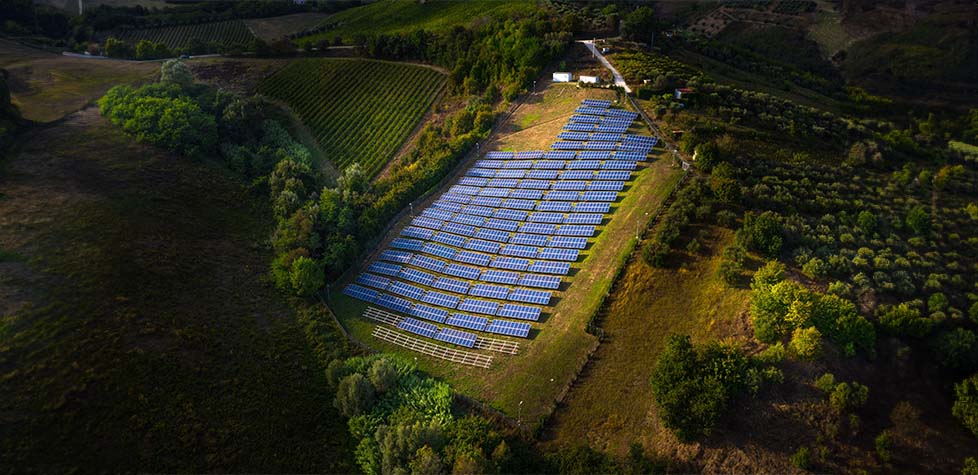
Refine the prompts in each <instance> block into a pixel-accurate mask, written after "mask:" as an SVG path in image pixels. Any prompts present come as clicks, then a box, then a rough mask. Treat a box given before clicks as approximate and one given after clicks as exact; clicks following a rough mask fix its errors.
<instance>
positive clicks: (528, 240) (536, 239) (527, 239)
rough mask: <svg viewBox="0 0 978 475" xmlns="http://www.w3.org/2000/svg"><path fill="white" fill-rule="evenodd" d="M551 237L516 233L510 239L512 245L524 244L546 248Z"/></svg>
mask: <svg viewBox="0 0 978 475" xmlns="http://www.w3.org/2000/svg"><path fill="white" fill-rule="evenodd" d="M548 239H549V237H547V236H544V235H541V234H528V233H516V234H513V236H512V237H511V238H509V243H510V244H524V245H527V246H537V247H540V246H545V245H547V240H548Z"/></svg>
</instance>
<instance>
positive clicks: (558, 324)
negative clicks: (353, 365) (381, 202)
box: [330, 84, 680, 428]
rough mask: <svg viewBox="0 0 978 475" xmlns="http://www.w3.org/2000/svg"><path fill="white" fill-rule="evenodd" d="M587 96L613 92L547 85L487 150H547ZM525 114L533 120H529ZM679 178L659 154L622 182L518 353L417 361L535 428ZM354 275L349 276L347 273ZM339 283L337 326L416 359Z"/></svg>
mask: <svg viewBox="0 0 978 475" xmlns="http://www.w3.org/2000/svg"><path fill="white" fill-rule="evenodd" d="M589 97H590V98H601V99H614V98H615V95H614V93H611V92H610V91H606V90H587V89H584V90H581V89H577V88H576V87H575V86H573V85H566V84H564V85H551V86H550V87H548V88H546V89H545V90H544V91H543V92H542V93H538V94H537V95H535V96H534V97H532V98H531V99H529V100H528V101H527V102H526V103H525V104H523V105H522V106H521V107H520V108H519V109H518V110H517V112H516V113H515V114H514V116H513V117H512V118H511V119H510V120H509V121H507V123H505V124H503V125H502V126H501V128H500V129H499V132H498V133H497V134H496V135H494V136H493V137H492V138H490V143H489V145H488V147H486V149H490V150H494V149H502V150H517V149H518V150H532V149H540V148H546V147H547V146H549V144H550V143H552V142H553V141H554V139H555V137H556V133H557V131H559V130H560V128H561V126H562V125H563V123H564V122H566V119H567V118H568V117H570V115H572V113H573V111H574V108H576V107H577V105H578V104H579V103H580V101H581V100H583V99H585V98H589ZM527 118H535V120H533V121H532V123H530V121H528V120H527ZM645 133H648V132H647V131H646V132H645ZM469 165H471V164H469ZM464 168H465V167H463V169H464ZM679 175H680V173H679V172H678V170H676V169H673V168H670V166H669V163H668V161H667V160H661V159H659V160H655V161H651V162H647V163H645V164H643V165H642V167H641V172H640V173H638V174H637V178H636V179H635V180H634V181H633V182H631V183H629V186H630V188H629V190H628V192H627V193H626V195H625V197H624V198H623V199H622V200H621V201H619V202H618V203H617V204H616V205H615V206H616V210H615V212H614V214H612V215H611V221H610V223H609V224H608V225H606V226H604V228H603V229H602V230H601V233H600V234H599V235H598V236H597V237H596V238H595V239H593V240H592V242H591V243H590V244H589V247H588V249H587V250H586V251H584V256H586V257H584V258H583V260H581V261H579V262H576V263H574V264H573V265H572V268H571V274H572V275H573V277H572V278H571V279H570V281H569V285H568V284H566V283H565V284H563V285H562V286H561V290H562V291H561V292H559V293H558V294H556V295H555V300H556V302H557V303H556V305H555V306H552V307H548V308H547V309H546V313H545V315H544V317H543V318H542V319H541V322H538V323H536V324H534V325H533V327H534V330H533V331H531V337H532V338H531V339H529V340H519V341H520V345H521V350H520V354H518V355H515V356H506V355H496V354H494V355H493V356H494V359H493V363H492V368H491V369H489V370H482V369H477V368H469V367H460V366H456V365H453V364H449V363H442V362H440V361H435V360H432V359H428V358H425V357H419V358H418V363H419V366H420V367H421V368H422V369H424V370H426V371H428V372H431V373H432V374H434V375H436V376H438V377H441V378H445V379H446V380H447V381H449V382H450V383H451V384H452V386H453V387H454V388H456V389H457V390H459V391H461V392H462V393H464V394H466V395H469V396H472V397H475V398H477V399H479V400H481V401H484V402H486V403H488V404H490V405H491V406H492V407H494V408H496V409H499V410H501V411H503V412H505V413H506V414H508V415H510V416H512V417H514V418H516V417H517V416H518V415H519V416H521V417H522V421H523V422H524V423H525V424H528V425H529V426H530V427H531V428H533V427H537V426H539V425H540V423H541V422H542V420H543V419H544V418H545V417H546V416H547V415H548V414H549V413H550V412H551V410H552V409H553V407H554V401H555V399H556V398H557V397H558V395H559V394H560V393H561V392H562V391H563V390H564V388H565V387H566V386H567V385H568V384H569V382H570V381H571V379H572V378H573V376H574V374H575V373H576V371H577V369H578V367H579V366H580V365H581V364H583V362H584V361H585V359H586V357H587V354H588V352H589V351H590V349H591V348H592V347H593V346H594V344H595V342H596V338H595V337H594V336H592V335H590V334H588V333H586V332H585V326H586V324H587V321H588V320H589V318H590V317H591V315H592V314H593V313H594V312H595V311H596V310H597V309H598V307H599V305H600V303H601V300H602V298H603V297H604V295H605V294H606V293H607V291H608V289H609V287H610V285H611V280H612V277H613V276H614V274H615V273H616V271H617V270H618V268H619V266H621V265H622V264H623V263H624V259H625V258H626V256H627V255H628V253H629V252H630V249H631V245H632V243H634V235H635V229H636V225H637V224H638V223H639V222H641V220H644V219H647V217H646V216H645V213H650V212H652V211H653V210H654V209H655V208H656V207H657V206H658V205H659V203H661V201H662V200H663V199H664V197H665V196H666V195H667V194H668V192H669V190H671V189H672V188H673V186H674V184H675V183H676V181H677V180H678V178H679ZM436 196H437V195H436ZM423 206H426V204H425V203H415V207H416V208H418V209H421V207H423ZM407 219H410V218H407ZM405 222H406V220H405ZM403 224H404V223H403V222H402V223H399V224H398V225H396V226H394V228H393V229H394V231H392V232H391V233H390V234H389V235H388V236H387V240H389V239H391V238H393V237H394V236H395V235H396V232H397V231H398V230H399V229H400V228H401V226H402V225H403ZM385 242H386V241H385ZM354 276H355V274H354V273H351V276H350V277H349V278H352V277H354ZM345 283H346V282H345V281H341V282H339V283H337V284H336V286H335V288H334V289H333V291H332V292H331V294H330V304H331V306H332V308H333V309H334V311H335V312H336V314H337V315H338V317H339V318H340V319H341V321H342V323H343V325H344V326H345V327H346V328H347V329H348V330H350V332H351V333H352V334H353V335H354V336H355V337H356V338H358V339H360V340H361V341H364V342H367V343H369V344H370V345H371V346H374V347H376V348H379V349H382V350H385V351H393V352H398V353H402V354H404V355H406V356H408V357H414V356H418V355H417V354H415V353H411V352H408V351H405V350H403V349H400V348H399V347H395V346H391V345H386V344H382V343H381V342H380V341H378V340H376V339H374V338H373V337H371V336H370V332H371V331H372V328H373V325H372V324H371V323H369V322H367V321H366V320H363V319H362V318H360V314H361V313H362V311H363V309H364V308H365V307H366V305H365V304H363V303H362V302H360V301H358V300H354V299H350V298H347V297H345V296H343V295H342V293H341V292H340V291H341V290H342V285H345ZM520 401H523V406H522V411H519V403H520Z"/></svg>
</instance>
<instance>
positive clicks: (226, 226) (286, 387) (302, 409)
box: [0, 109, 354, 473]
mask: <svg viewBox="0 0 978 475" xmlns="http://www.w3.org/2000/svg"><path fill="white" fill-rule="evenodd" d="M0 188H3V189H4V191H5V193H6V194H7V198H6V199H4V200H0V216H3V220H0V242H3V243H4V248H5V249H9V250H10V251H12V252H16V253H18V254H20V255H22V256H23V259H22V260H21V261H18V262H0V315H3V316H4V317H3V318H2V320H0V414H2V416H0V421H2V422H0V434H2V437H0V452H2V453H3V454H4V461H5V464H6V465H7V466H11V467H18V469H19V470H24V471H38V472H58V473H65V472H73V471H79V470H83V471H113V472H116V471H119V472H125V471H156V472H212V471H235V472H239V471H240V472H318V471H330V472H350V471H352V470H353V469H354V465H353V462H352V460H351V455H352V447H350V446H349V442H348V440H349V439H348V437H347V435H346V427H345V424H344V423H343V422H342V421H341V420H340V419H339V417H338V416H337V415H336V414H334V413H333V411H332V406H331V404H330V403H331V396H330V394H329V392H328V390H326V389H325V381H323V373H322V370H321V368H319V367H318V366H317V364H316V362H315V359H314V358H313V356H312V355H311V354H310V352H309V349H308V346H307V345H306V340H305V336H304V334H303V330H302V328H301V326H300V325H299V324H298V323H297V321H296V317H295V316H294V314H293V312H292V310H291V308H290V306H289V305H288V304H287V302H284V301H283V300H282V298H281V297H280V296H279V295H278V294H277V293H276V292H275V291H274V290H273V289H271V288H270V286H268V285H266V284H263V283H262V276H263V275H264V274H265V269H267V263H268V261H269V259H270V255H269V254H270V251H269V250H267V249H266V247H265V245H264V242H265V241H266V239H267V236H268V234H269V233H270V231H271V221H272V218H271V211H270V210H269V209H268V205H267V199H266V198H265V197H263V196H254V195H252V194H250V193H249V192H248V191H247V188H246V187H245V186H244V185H243V184H241V183H238V182H237V181H235V180H234V179H232V178H230V177H229V175H228V174H227V173H226V172H225V171H224V170H223V168H221V167H218V166H215V165H212V164H210V163H207V162H203V163H190V162H187V161H185V160H179V159H177V158H176V157H172V156H167V155H165V154H163V153H161V152H159V151H158V150H156V149H153V148H151V147H147V146H144V145H140V144H136V143H134V142H133V141H132V140H131V139H130V138H129V137H126V136H124V135H123V134H122V132H121V131H119V130H118V129H117V128H115V127H113V126H111V125H109V124H108V123H107V121H105V120H104V119H102V118H101V117H99V116H98V113H97V111H95V110H94V109H86V110H85V111H83V112H81V113H79V114H76V115H73V116H71V117H69V118H68V119H67V120H66V121H65V122H63V123H61V124H58V125H56V126H51V127H47V128H44V129H38V130H35V131H33V132H32V133H29V134H27V135H26V138H25V142H24V143H21V144H18V145H17V146H16V148H15V149H14V153H13V154H12V156H11V158H10V159H9V160H8V173H6V174H5V175H4V176H3V177H2V178H0Z"/></svg>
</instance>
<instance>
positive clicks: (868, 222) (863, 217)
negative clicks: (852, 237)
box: [856, 210, 876, 234]
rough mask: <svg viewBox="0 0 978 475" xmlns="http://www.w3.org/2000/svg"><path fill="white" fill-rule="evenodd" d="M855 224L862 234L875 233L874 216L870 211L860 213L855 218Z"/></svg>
mask: <svg viewBox="0 0 978 475" xmlns="http://www.w3.org/2000/svg"><path fill="white" fill-rule="evenodd" d="M856 224H857V225H858V226H859V229H862V230H863V232H864V233H866V234H873V233H874V232H876V215H875V214H873V213H872V212H870V211H865V210H864V211H860V212H859V216H858V217H856Z"/></svg>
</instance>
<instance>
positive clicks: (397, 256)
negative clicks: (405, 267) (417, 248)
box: [378, 249, 414, 264]
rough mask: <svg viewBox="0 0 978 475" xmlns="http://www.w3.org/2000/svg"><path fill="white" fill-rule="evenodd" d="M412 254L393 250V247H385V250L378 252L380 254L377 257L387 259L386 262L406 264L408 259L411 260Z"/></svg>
mask: <svg viewBox="0 0 978 475" xmlns="http://www.w3.org/2000/svg"><path fill="white" fill-rule="evenodd" d="M413 255H414V254H411V253H410V252H404V251H395V250H393V249H387V250H384V251H383V252H381V253H380V256H378V258H380V259H381V260H384V261H388V262H397V263H398V264H407V263H408V261H410V260H411V256H413Z"/></svg>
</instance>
